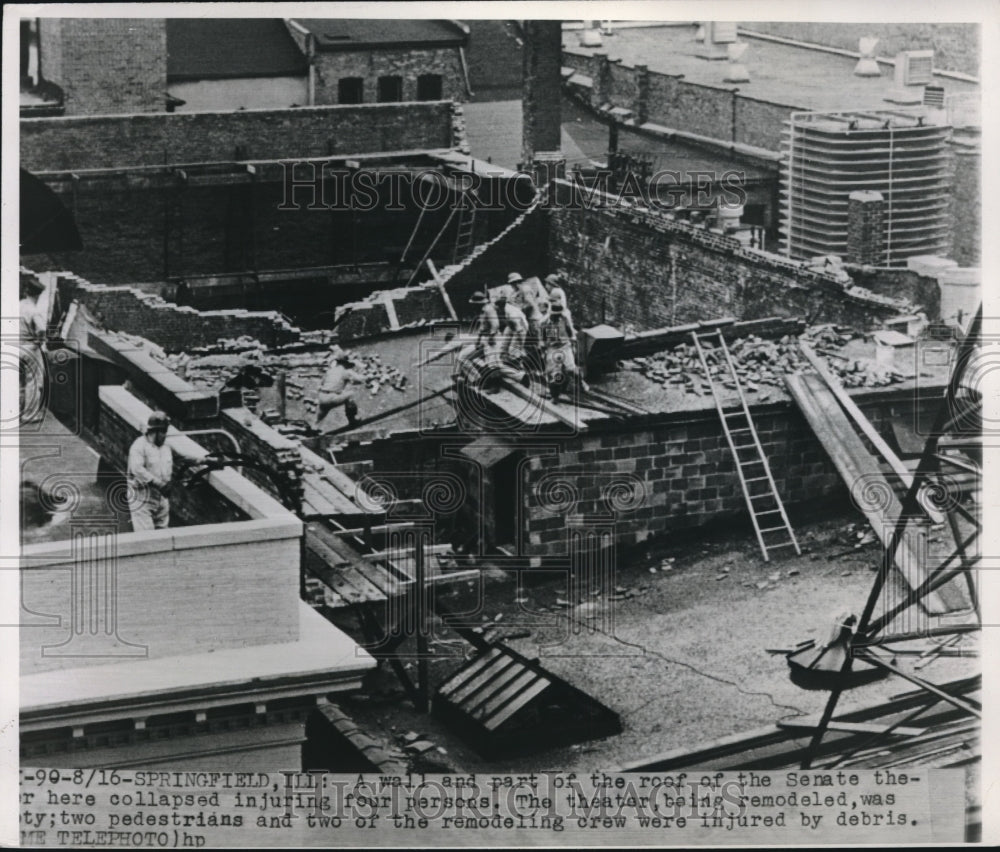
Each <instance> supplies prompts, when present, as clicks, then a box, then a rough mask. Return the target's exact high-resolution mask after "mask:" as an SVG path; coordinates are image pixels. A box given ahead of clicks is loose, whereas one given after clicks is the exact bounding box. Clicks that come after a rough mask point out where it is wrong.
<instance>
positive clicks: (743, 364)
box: [622, 324, 907, 395]
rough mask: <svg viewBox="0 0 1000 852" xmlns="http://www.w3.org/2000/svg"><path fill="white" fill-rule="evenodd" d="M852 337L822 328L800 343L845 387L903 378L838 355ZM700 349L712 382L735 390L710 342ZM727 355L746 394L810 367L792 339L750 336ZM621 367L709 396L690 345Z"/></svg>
mask: <svg viewBox="0 0 1000 852" xmlns="http://www.w3.org/2000/svg"><path fill="white" fill-rule="evenodd" d="M853 336H854V335H853V332H851V331H850V330H849V329H842V328H840V327H838V326H834V325H830V324H827V325H820V326H813V327H811V328H809V329H807V330H806V332H805V334H804V335H803V336H802V339H803V340H804V341H806V342H808V343H809V344H810V345H811V346H812V347H813V348H814V349H816V351H817V352H818V353H819V354H820V355H821V356H822V357H823V358H824V359H825V361H826V363H827V366H828V369H829V370H830V372H831V373H833V374H834V375H836V376H837V377H838V378H839V380H840V382H841V383H842V384H843V386H844V387H847V388H854V387H883V386H885V385H890V384H894V383H896V382H901V381H903V380H904V379H905V378H907V377H906V376H904V375H903V374H902V373H899V372H897V371H895V370H892V369H887V368H886V367H884V366H883V365H880V364H877V363H876V362H875V360H874V359H867V358H849V357H847V356H845V355H843V354H841V352H840V351H839V350H840V349H842V348H843V347H844V346H846V345H847V344H848V343H850V341H851V340H852V337H853ZM702 349H703V350H704V351H705V356H706V360H707V362H708V367H709V371H710V373H711V379H712V380H713V381H717V382H718V384H720V385H722V386H723V387H726V388H729V389H730V390H734V391H735V390H736V388H735V385H734V384H733V382H732V381H731V379H730V373H729V369H728V365H726V363H725V355H724V354H723V353H722V351H721V349H720V348H719V347H718V346H716V345H713V344H712V342H711V341H710V340H709V341H705V342H703V343H702ZM729 353H730V355H731V356H732V360H733V364H734V366H735V368H736V375H737V377H738V378H739V380H740V383H741V384H742V385H743V389H744V391H746V392H748V393H757V392H759V391H760V389H761V386H762V385H770V386H771V387H775V388H783V387H784V377H785V375H788V374H791V373H795V372H798V371H800V370H803V369H807V368H808V367H809V364H808V362H807V361H806V359H805V358H804V357H803V356H802V353H801V351H800V349H799V338H798V337H796V336H794V335H784V336H783V337H781V338H779V339H777V340H768V339H765V338H762V337H759V336H757V335H754V334H751V335H748V336H747V337H741V338H737V339H736V340H733V341H732V342H731V343H729ZM622 366H623V367H624V368H625V369H628V370H634V371H636V372H639V373H641V374H642V375H643V376H645V377H646V378H647V379H650V380H651V381H654V382H659V383H660V384H661V385H662V386H663V387H671V386H674V387H678V388H680V387H683V388H684V389H685V390H686V391H687V392H688V393H691V394H696V395H709V394H711V392H712V388H711V385H710V384H709V381H708V378H709V377H707V376H705V372H704V369H703V368H702V365H701V362H700V359H699V358H698V352H697V350H696V349H695V347H694V345H693V344H690V343H681V344H678V345H677V346H674V347H673V348H672V349H665V350H664V351H662V352H656V353H653V354H651V355H645V356H641V357H637V358H631V359H628V360H625V361H623V362H622Z"/></svg>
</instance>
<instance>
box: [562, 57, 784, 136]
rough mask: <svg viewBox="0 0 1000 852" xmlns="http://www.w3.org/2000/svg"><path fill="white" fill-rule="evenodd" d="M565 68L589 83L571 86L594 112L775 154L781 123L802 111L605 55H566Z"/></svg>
mask: <svg viewBox="0 0 1000 852" xmlns="http://www.w3.org/2000/svg"><path fill="white" fill-rule="evenodd" d="M562 57H563V59H562V62H563V65H564V66H566V67H568V68H572V69H573V70H574V71H576V72H577V73H579V74H583V75H585V76H587V77H589V78H590V79H591V80H592V85H591V86H586V85H583V86H579V85H575V84H573V85H572V88H574V89H576V90H578V91H579V92H580V93H581V94H582V95H583V97H584V99H585V100H586V101H587V102H589V104H590V106H591V107H593V108H595V109H597V108H600V107H602V106H605V105H610V106H614V107H621V108H622V109H627V110H631V111H632V112H633V113H634V114H635V115H636V116H641V120H642V121H643V122H646V121H649V122H655V123H658V124H663V125H665V126H667V127H673V128H676V129H680V130H684V131H686V132H689V133H696V134H698V135H701V136H708V137H711V138H714V139H720V140H724V141H727V142H739V143H742V144H745V145H753V146H755V147H759V148H766V149H768V150H772V151H777V150H779V148H780V147H781V131H782V127H783V122H784V121H785V120H786V119H787V118H788V115H789V113H791V112H792V111H793V110H797V109H802V107H797V106H792V105H789V104H779V103H775V102H773V101H766V100H761V99H759V98H751V97H747V96H746V95H742V94H739V93H738V88H737V87H735V86H732V87H725V86H721V87H720V86H707V85H704V84H700V83H691V82H689V81H687V80H684V79H683V75H682V74H679V75H671V74H662V73H660V72H657V71H649V70H647V69H646V68H645V67H644V66H638V67H632V66H629V65H624V64H622V63H621V62H620V61H616V62H611V61H609V59H608V56H607V54H606V53H602V52H600V51H597V52H594V53H580V52H576V51H573V50H564V51H563V54H562Z"/></svg>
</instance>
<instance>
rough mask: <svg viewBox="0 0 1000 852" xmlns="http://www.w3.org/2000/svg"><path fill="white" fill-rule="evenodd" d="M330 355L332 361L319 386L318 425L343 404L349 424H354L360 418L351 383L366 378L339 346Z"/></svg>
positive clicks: (359, 381) (362, 381)
mask: <svg viewBox="0 0 1000 852" xmlns="http://www.w3.org/2000/svg"><path fill="white" fill-rule="evenodd" d="M330 355H331V356H332V363H331V364H330V366H329V367H328V368H327V370H326V375H324V376H323V382H322V384H321V385H320V388H319V396H318V399H317V402H318V403H319V405H318V410H317V414H316V426H317V428H318V427H319V425H320V424H321V423H322V422H323V419H324V418H325V417H326V415H327V414H328V413H329V412H330V411H332V410H333V409H334V408H337V407H339V406H341V405H342V406H344V414H345V415H346V417H347V422H348V424H349V425H351V426H353V425H354V424H355V423H356V422H357V420H358V404H357V402H355V400H354V389H353V388H352V387H351V385H363V384H364V383H365V379H364V376H362V375H361V374H360V373H358V372H356V371H355V370H354V359H353V358H351V356H350V355H348V354H347V353H346V352H344V351H343V350H342V349H341V348H340V347H339V346H334V347H333V348H332V349H331V350H330Z"/></svg>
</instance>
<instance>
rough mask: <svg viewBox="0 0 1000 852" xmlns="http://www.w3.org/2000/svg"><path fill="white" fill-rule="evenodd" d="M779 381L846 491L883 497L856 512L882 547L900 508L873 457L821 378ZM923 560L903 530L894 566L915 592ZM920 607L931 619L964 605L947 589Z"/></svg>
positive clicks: (923, 569) (914, 539) (797, 377)
mask: <svg viewBox="0 0 1000 852" xmlns="http://www.w3.org/2000/svg"><path fill="white" fill-rule="evenodd" d="M785 383H786V385H787V386H788V391H789V393H790V394H791V397H792V399H794V400H795V402H796V404H797V405H798V407H799V409H800V410H801V411H802V414H803V415H804V416H805V419H806V422H807V423H808V424H809V426H810V427H811V428H812V430H813V432H814V433H815V434H816V437H817V438H818V439H819V442H820V444H822V446H823V449H824V450H826V452H827V455H828V456H829V457H830V459H831V461H832V462H833V464H834V466H835V467H836V468H837V472H838V473H839V474H840V476H841V478H842V479H843V480H844V482H845V483H846V484H847V485H848V487H851V486H852V485H856V484H863V485H864V486H865V490H866V491H867V492H869V493H875V494H878V495H879V497H880V498H883V500H884V502H885V505H884V506H883V505H874V504H873V501H869V505H864V504H862V506H861V509H862V511H863V512H864V514H865V517H867V518H868V522H869V524H871V527H872V529H873V530H874V531H875V534H876V535H877V536H878V537H879V540H880V541H881V542H882V544H883V545H886V544H887V543H888V541H889V539H890V537H891V536H892V527H893V525H894V524H895V522H896V520H897V519H898V518H899V513H900V510H901V506H900V502H899V500H898V499H897V498H896V495H895V493H894V492H893V490H892V487H891V485H890V484H889V481H888V480H887V479H886V478H885V477H884V476H883V475H882V474H881V473H879V472H878V465H877V463H876V461H875V459H874V458H873V457H872V455H871V453H869V452H868V450H867V449H866V447H865V445H864V443H863V442H862V440H861V438H860V437H859V436H858V435H857V433H856V432H855V431H854V429H853V427H852V426H851V424H850V421H849V420H848V419H847V415H846V414H845V413H844V411H843V409H842V408H841V407H840V405H839V403H838V402H837V399H836V397H835V396H834V395H833V393H832V392H831V391H830V389H829V388H828V387H827V385H826V383H825V382H824V381H823V379H821V378H820V377H819V376H815V375H804V374H796V375H790V376H786V377H785ZM858 502H862V501H858ZM926 561H927V560H926V559H923V558H922V550H921V545H920V542H919V540H918V538H917V536H916V535H914V534H913V529H912V527H911V528H908V529H907V530H906V532H905V534H904V535H903V537H902V540H901V541H900V546H899V549H898V550H897V551H896V555H895V564H896V567H897V568H898V569H899V572H900V574H901V575H902V577H903V578H904V579H905V580H906V582H907V584H908V585H909V586H910V587H911V588H913V589H918V588H920V587H921V586H922V585H923V583H924V581H925V580H926V579H927V578H926V572H927V565H926ZM921 603H922V604H923V606H924V607H925V608H926V609H927V611H928V612H930V613H931V614H933V615H940V614H943V613H946V612H953V611H955V610H957V609H962V608H964V607H965V606H966V602H965V600H964V596H963V595H962V594H961V593H960V592H958V590H957V589H955V588H954V587H953V586H952V585H946V586H942V587H941V588H940V589H938V590H937V591H936V592H932V593H930V594H928V595H927V596H926V597H925V598H923V600H922V602H921Z"/></svg>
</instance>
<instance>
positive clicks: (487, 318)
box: [469, 290, 500, 346]
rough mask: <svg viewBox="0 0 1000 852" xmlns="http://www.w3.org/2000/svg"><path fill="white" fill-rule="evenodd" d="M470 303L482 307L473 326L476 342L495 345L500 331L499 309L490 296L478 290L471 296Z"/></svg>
mask: <svg viewBox="0 0 1000 852" xmlns="http://www.w3.org/2000/svg"><path fill="white" fill-rule="evenodd" d="M469 304H470V305H475V306H477V307H479V308H480V310H479V316H478V317H476V320H475V322H474V324H473V326H472V330H473V332H474V333H475V334H476V343H477V344H480V343H482V344H484V345H489V346H493V345H494V344H495V343H496V339H497V334H499V332H500V318H499V317H498V316H497V309H496V308H495V307H494V305H493V302H492V301H490V299H489V297H488V296H487V295H486V294H485V293H483V292H481V291H479V290H477V291H476V292H475V293H473V294H472V295H471V296H470V297H469Z"/></svg>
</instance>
